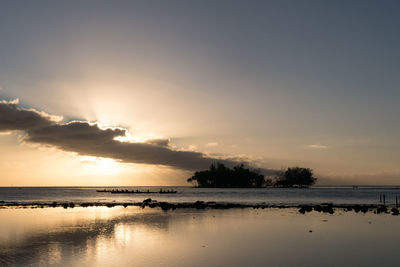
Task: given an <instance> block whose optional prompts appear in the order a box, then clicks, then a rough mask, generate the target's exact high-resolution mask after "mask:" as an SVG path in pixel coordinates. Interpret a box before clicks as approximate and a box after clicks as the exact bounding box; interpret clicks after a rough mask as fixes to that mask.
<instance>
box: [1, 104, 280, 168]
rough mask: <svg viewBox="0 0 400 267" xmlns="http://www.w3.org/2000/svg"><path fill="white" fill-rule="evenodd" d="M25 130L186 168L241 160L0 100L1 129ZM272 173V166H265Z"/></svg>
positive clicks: (45, 139) (49, 141) (77, 148)
mask: <svg viewBox="0 0 400 267" xmlns="http://www.w3.org/2000/svg"><path fill="white" fill-rule="evenodd" d="M15 130H18V131H24V132H25V133H26V137H25V140H26V141H28V142H32V143H38V144H42V145H48V146H53V147H56V148H58V149H61V150H64V151H70V152H76V153H78V154H80V155H87V156H96V157H105V158H112V159H115V160H119V161H122V162H129V163H144V164H156V165H165V166H171V167H176V168H180V169H186V170H201V169H205V168H208V167H209V165H210V164H211V163H212V162H216V161H219V162H221V163H224V164H226V165H228V166H232V165H235V164H238V162H237V161H234V160H228V159H222V160H221V159H216V158H211V157H207V156H205V155H204V154H202V153H198V152H191V151H178V150H173V149H171V148H170V147H169V144H168V140H164V139H156V140H149V141H147V142H146V143H131V142H121V141H118V140H115V138H116V137H121V136H125V135H126V130H125V129H122V128H106V129H103V128H100V127H99V126H98V125H97V124H93V123H89V122H80V121H72V122H69V123H61V122H59V119H58V120H57V118H56V117H55V116H51V115H49V114H46V113H44V112H39V111H36V110H33V109H23V108H21V107H19V106H18V102H17V101H10V102H7V101H0V131H15ZM261 171H262V172H263V173H264V174H272V173H273V172H274V171H272V170H266V169H262V170H261Z"/></svg>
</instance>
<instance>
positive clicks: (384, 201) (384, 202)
mask: <svg viewBox="0 0 400 267" xmlns="http://www.w3.org/2000/svg"><path fill="white" fill-rule="evenodd" d="M383 204H386V196H385V194H383Z"/></svg>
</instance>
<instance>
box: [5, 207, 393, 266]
mask: <svg viewBox="0 0 400 267" xmlns="http://www.w3.org/2000/svg"><path fill="white" fill-rule="evenodd" d="M399 226H400V218H399V217H397V216H391V215H386V214H385V215H376V214H373V213H367V214H356V213H353V212H349V213H343V214H340V212H336V213H335V214H333V215H329V214H321V213H316V212H311V213H307V214H305V215H301V214H299V213H298V212H297V211H296V210H295V209H291V208H289V209H276V208H275V209H274V208H270V209H265V210H254V209H233V210H175V211H168V212H163V211H161V210H158V209H140V208H138V207H128V208H125V209H124V208H122V207H114V208H106V207H90V208H74V209H67V210H65V209H63V208H44V209H15V208H6V209H0V266H88V267H92V266H93V267H94V266H177V267H179V266H234V267H235V266H274V267H275V266H291V267H292V266H300V267H301V266H308V267H314V266H318V267H320V266H341V267H342V266H344V267H346V266H351V267H353V266H364V267H369V266H399V258H398V243H399V240H400V232H399V231H398V229H399ZM310 230H312V232H310Z"/></svg>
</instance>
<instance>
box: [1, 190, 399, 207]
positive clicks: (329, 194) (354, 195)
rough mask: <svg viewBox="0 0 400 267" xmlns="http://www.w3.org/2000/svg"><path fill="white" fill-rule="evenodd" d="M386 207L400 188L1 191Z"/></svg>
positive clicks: (101, 198) (6, 197) (20, 197)
mask: <svg viewBox="0 0 400 267" xmlns="http://www.w3.org/2000/svg"><path fill="white" fill-rule="evenodd" d="M161 188H162V189H163V190H167V189H174V190H177V193H176V194H111V193H104V192H96V190H102V189H108V190H112V189H128V190H140V191H147V190H150V191H159V190H160V189H161ZM382 195H385V200H386V204H394V203H395V199H396V196H397V197H399V199H400V187H357V188H353V187H311V188H291V189H285V188H251V189H248V188H240V189H227V188H193V187H0V201H15V202H33V201H34V202H43V203H48V202H53V201H57V202H62V201H69V202H75V203H81V202H114V201H115V202H140V201H143V199H146V198H152V199H154V200H157V201H167V202H173V203H178V202H195V201H198V200H200V201H215V202H224V203H248V204H254V203H266V204H274V205H288V206H290V205H301V204H321V203H333V204H379V203H380V196H382Z"/></svg>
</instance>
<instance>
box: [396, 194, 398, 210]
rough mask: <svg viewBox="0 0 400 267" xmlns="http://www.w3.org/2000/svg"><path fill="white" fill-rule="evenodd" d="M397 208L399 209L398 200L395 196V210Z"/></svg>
mask: <svg viewBox="0 0 400 267" xmlns="http://www.w3.org/2000/svg"><path fill="white" fill-rule="evenodd" d="M398 207H399V201H398V198H397V196H396V208H398Z"/></svg>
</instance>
